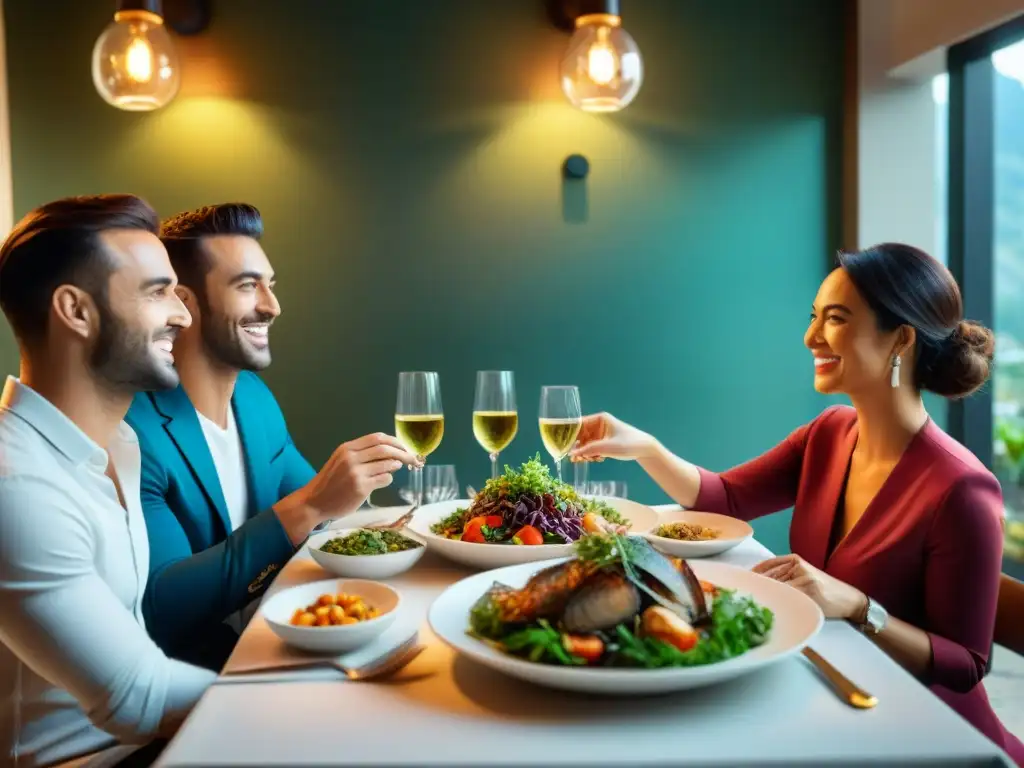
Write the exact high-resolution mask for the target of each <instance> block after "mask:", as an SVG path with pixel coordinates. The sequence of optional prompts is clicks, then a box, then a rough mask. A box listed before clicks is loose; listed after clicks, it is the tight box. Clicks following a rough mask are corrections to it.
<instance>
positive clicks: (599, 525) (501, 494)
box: [430, 454, 630, 546]
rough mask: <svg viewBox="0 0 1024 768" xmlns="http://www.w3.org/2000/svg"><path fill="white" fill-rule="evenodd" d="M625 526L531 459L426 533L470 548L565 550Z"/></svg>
mask: <svg viewBox="0 0 1024 768" xmlns="http://www.w3.org/2000/svg"><path fill="white" fill-rule="evenodd" d="M629 525H630V523H629V521H628V520H626V519H625V518H624V517H623V516H622V515H621V514H619V512H618V510H616V509H615V508H614V507H611V506H609V505H608V504H605V503H604V502H601V501H598V500H596V499H585V498H582V497H581V496H580V495H579V494H577V493H576V490H575V489H574V488H573V487H572V486H571V485H568V484H566V483H562V482H559V481H558V480H557V479H555V478H553V477H552V476H551V472H550V470H549V469H548V467H547V465H546V464H544V463H543V462H542V461H541V460H540V455H539V454H538V455H537V456H536V457H535V458H533V459H530V460H529V461H527V462H525V463H524V464H523V465H522V466H520V468H519V469H518V470H515V469H512V468H511V467H508V466H506V467H505V473H504V474H503V475H500V476H499V477H496V478H493V479H491V480H488V481H487V484H486V485H484V487H483V490H481V491H480V492H479V493H478V494H477V495H476V498H474V499H473V501H472V503H471V504H470V505H469V507H468V508H460V509H456V510H455V511H454V512H452V513H451V514H450V515H448V516H447V517H445V518H444V519H443V520H439V521H438V522H436V523H434V524H433V525H432V526H431V527H430V530H431V532H432V533H434V534H437V535H438V536H443V537H445V538H446V539H456V540H458V541H465V542H467V543H475V544H513V545H527V546H531V545H540V544H571V543H572V542H574V541H576V540H577V539H579V538H580V537H581V536H583V535H584V534H585V533H587V532H592V533H596V532H601V531H606V530H613V529H621V530H623V531H624V530H626V529H627V528H628V527H629Z"/></svg>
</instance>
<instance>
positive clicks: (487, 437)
mask: <svg viewBox="0 0 1024 768" xmlns="http://www.w3.org/2000/svg"><path fill="white" fill-rule="evenodd" d="M518 431H519V413H518V412H517V411H516V382H515V375H514V374H513V373H512V371H477V373H476V397H475V398H474V401H473V435H474V436H475V437H476V441H477V442H478V443H480V446H481V447H482V448H483V449H484V450H485V451H487V453H488V455H489V456H490V457H491V478H492V479H493V478H495V477H497V476H498V454H499V453H501V452H502V451H503V450H505V449H506V448H507V447H508V446H509V444H510V443H511V442H512V440H513V439H514V438H515V436H516V433H517V432H518Z"/></svg>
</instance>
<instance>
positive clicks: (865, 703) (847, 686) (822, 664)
mask: <svg viewBox="0 0 1024 768" xmlns="http://www.w3.org/2000/svg"><path fill="white" fill-rule="evenodd" d="M803 654H804V657H805V658H806V659H807V660H808V661H810V662H811V664H813V665H814V667H815V668H816V669H817V670H818V671H819V672H820V673H821V674H822V676H823V677H824V678H825V679H826V680H828V682H829V684H830V685H831V686H832V688H833V689H834V690H835V692H836V693H837V694H839V698H841V699H842V700H843V701H845V702H846V703H847V704H849V705H850V706H851V707H854V708H856V709H871V708H872V707H873V706H875V705H876V704H877V703H878V699H877V698H876V697H875V696H872V695H871V694H870V693H868V692H867V691H865V690H864V689H863V688H860V687H858V686H857V685H856V684H855V683H853V681H851V680H850V679H849V678H848V677H846V675H844V674H843V673H842V672H840V671H839V670H838V669H836V668H835V667H833V666H832V665H831V664H830V663H829V662H827V661H825V659H823V658H822V657H821V656H820V655H819V654H818V652H817V651H815V650H814V649H813V648H811V647H810V646H805V647H804V650H803Z"/></svg>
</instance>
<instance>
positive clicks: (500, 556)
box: [407, 496, 659, 569]
mask: <svg viewBox="0 0 1024 768" xmlns="http://www.w3.org/2000/svg"><path fill="white" fill-rule="evenodd" d="M588 498H594V499H597V500H598V501H602V502H604V503H606V504H607V505H608V506H610V507H613V508H614V509H615V510H616V511H618V513H619V514H620V515H622V517H623V518H625V519H626V520H628V521H629V523H630V528H629V532H630V533H640V532H642V531H646V530H648V529H649V528H651V527H652V526H655V525H657V524H658V520H659V516H658V513H657V512H655V511H654V510H653V509H651V508H650V507H648V506H646V505H644V504H639V503H637V502H635V501H630V500H629V499H620V498H612V497H603V496H595V497H588ZM471 503H472V502H471V501H469V500H468V499H456V500H454V501H442V502H438V503H437V504H426V505H424V506H422V507H420V508H419V509H418V510H416V513H415V514H414V515H413V517H412V520H410V521H409V523H408V526H407V527H408V528H409V530H411V531H412V532H413V533H415V534H416V535H417V536H419V537H420V538H421V539H422V540H423V541H425V542H427V547H429V548H430V549H432V550H434V551H435V552H437V553H438V554H440V555H442V556H443V557H446V558H448V559H449V560H453V561H455V562H456V563H461V564H462V565H468V566H470V567H472V568H484V569H488V568H501V567H502V566H506V565H518V564H520V563H532V562H536V561H538V560H551V559H553V558H558V557H569V556H571V555H572V554H573V553H574V551H575V550H574V549H573V545H572V544H536V545H533V546H526V545H518V544H475V543H473V542H468V541H457V540H455V539H446V538H445V537H444V536H438V535H437V534H436V533H433V532H431V530H430V526H432V525H434V524H435V523H437V522H440V521H441V520H443V519H444V518H446V517H448V515H450V514H451V513H452V512H454V511H455V510H457V509H460V508H465V507H468V506H469V505H470V504H471Z"/></svg>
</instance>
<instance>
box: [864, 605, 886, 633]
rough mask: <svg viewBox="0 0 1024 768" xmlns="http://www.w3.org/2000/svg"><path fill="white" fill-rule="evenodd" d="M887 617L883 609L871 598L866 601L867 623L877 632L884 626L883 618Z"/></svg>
mask: <svg viewBox="0 0 1024 768" xmlns="http://www.w3.org/2000/svg"><path fill="white" fill-rule="evenodd" d="M887 617H888V614H886V612H885V609H884V608H883V607H882V606H880V605H879V604H878V603H876V602H875V601H874V600H872V601H871V602H870V603H868V616H867V619H868V625H869V626H870V627H871V628H872V629H873V630H874V631H875V632H879V631H881V629H882V628H883V627H884V626H885V620H886V618H887Z"/></svg>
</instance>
